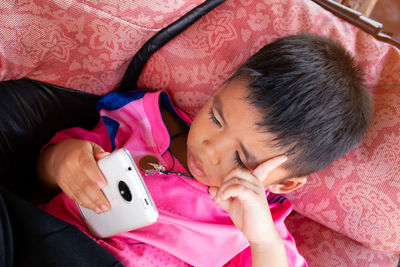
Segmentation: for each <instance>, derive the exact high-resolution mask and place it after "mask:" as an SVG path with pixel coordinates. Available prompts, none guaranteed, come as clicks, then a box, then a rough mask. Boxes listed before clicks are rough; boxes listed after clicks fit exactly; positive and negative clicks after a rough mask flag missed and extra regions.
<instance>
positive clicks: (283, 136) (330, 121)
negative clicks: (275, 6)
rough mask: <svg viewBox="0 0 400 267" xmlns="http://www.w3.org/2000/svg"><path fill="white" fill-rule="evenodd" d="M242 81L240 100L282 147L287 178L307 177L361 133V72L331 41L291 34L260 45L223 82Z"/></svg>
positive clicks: (365, 107) (365, 121) (364, 110)
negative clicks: (245, 88)
mask: <svg viewBox="0 0 400 267" xmlns="http://www.w3.org/2000/svg"><path fill="white" fill-rule="evenodd" d="M233 79H245V80H247V81H248V95H247V96H246V99H247V100H248V101H250V103H251V104H252V105H253V106H255V107H256V108H257V109H258V110H259V111H260V112H261V114H263V120H262V121H260V122H259V123H258V126H260V128H261V129H262V130H263V131H264V132H265V131H268V132H269V133H273V134H274V135H275V136H276V137H275V139H274V140H273V141H274V144H273V145H274V146H278V147H284V148H286V149H287V150H286V151H287V153H286V155H287V156H288V158H289V160H288V161H287V162H286V163H285V164H284V165H283V167H284V168H285V169H287V170H289V173H290V177H300V176H304V175H308V174H311V173H313V172H316V171H318V170H321V169H323V168H325V167H326V166H328V165H329V164H330V163H331V162H333V161H334V160H335V159H337V158H339V157H341V156H343V155H344V154H346V153H347V152H349V151H350V150H351V149H352V148H353V147H355V146H356V145H357V144H358V143H359V142H360V141H361V140H362V138H363V136H364V134H365V132H366V131H367V128H368V125H369V123H370V121H371V117H372V100H371V97H370V94H369V93H368V91H367V89H366V86H365V85H364V80H363V73H362V71H361V68H360V67H359V66H358V65H357V64H355V61H354V59H353V57H352V56H351V55H350V54H349V53H348V52H347V51H346V50H345V49H344V48H343V47H342V46H341V45H340V44H339V43H337V42H335V41H333V40H331V39H329V38H326V37H322V36H318V35H312V34H305V33H301V34H297V35H292V36H288V37H284V38H280V39H277V40H276V41H274V42H272V43H270V44H268V45H266V46H264V47H263V48H262V49H260V50H259V51H258V52H257V53H256V54H254V55H253V56H252V57H250V59H248V60H247V61H246V62H245V63H244V64H243V65H242V66H241V67H240V68H239V69H238V70H237V71H236V72H235V73H234V74H233V75H232V77H231V78H230V79H228V81H231V80H233Z"/></svg>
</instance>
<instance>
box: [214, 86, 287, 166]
mask: <svg viewBox="0 0 400 267" xmlns="http://www.w3.org/2000/svg"><path fill="white" fill-rule="evenodd" d="M247 84H248V83H247V82H246V81H241V80H233V81H231V82H229V83H226V84H224V85H223V86H222V87H221V88H220V89H219V90H218V92H217V93H216V94H215V96H214V98H213V100H212V101H213V103H212V104H213V105H214V107H215V108H218V109H220V110H221V112H222V113H223V116H224V118H225V120H226V126H227V128H228V130H227V131H226V134H227V135H229V136H227V137H232V138H234V139H236V140H237V141H238V142H241V143H242V144H243V145H244V146H245V147H246V148H247V150H248V151H249V152H250V153H252V154H253V155H254V156H255V158H256V160H257V162H258V163H260V162H262V161H265V160H267V159H269V158H272V157H275V156H277V155H280V154H282V153H283V151H282V149H280V148H278V147H276V146H275V145H274V141H273V140H274V138H275V135H274V134H272V133H270V132H268V130H267V129H266V128H264V127H263V128H261V127H260V126H259V125H258V124H259V123H260V122H261V121H262V120H263V117H264V116H263V115H264V114H261V113H260V111H259V110H258V109H257V108H256V107H255V106H253V105H252V104H251V103H250V101H249V100H248V99H247V98H246V97H247V95H248V89H247Z"/></svg>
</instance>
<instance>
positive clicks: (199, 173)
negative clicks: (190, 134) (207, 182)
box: [187, 152, 207, 178]
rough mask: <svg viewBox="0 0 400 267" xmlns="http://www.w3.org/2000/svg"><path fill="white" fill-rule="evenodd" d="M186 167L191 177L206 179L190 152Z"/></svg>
mask: <svg viewBox="0 0 400 267" xmlns="http://www.w3.org/2000/svg"><path fill="white" fill-rule="evenodd" d="M187 165H188V168H189V170H190V172H191V173H192V175H193V176H195V177H196V178H206V177H207V176H206V174H205V173H204V171H203V169H202V167H201V165H200V163H199V162H198V160H197V159H196V158H195V157H194V156H193V155H192V153H190V152H189V155H188V160H187Z"/></svg>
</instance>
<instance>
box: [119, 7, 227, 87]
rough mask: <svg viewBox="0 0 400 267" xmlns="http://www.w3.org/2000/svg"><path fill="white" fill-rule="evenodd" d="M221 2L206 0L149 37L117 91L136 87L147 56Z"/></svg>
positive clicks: (130, 65) (147, 58) (134, 58)
mask: <svg viewBox="0 0 400 267" xmlns="http://www.w3.org/2000/svg"><path fill="white" fill-rule="evenodd" d="M223 2H225V0H207V1H205V2H204V3H203V4H201V5H199V6H197V7H195V8H193V9H192V10H190V11H189V12H188V13H186V14H185V15H183V16H182V17H181V18H179V19H178V20H177V21H175V22H174V23H172V24H171V25H169V26H167V27H165V28H164V29H162V30H161V31H160V32H158V33H157V34H156V35H154V36H153V37H152V38H150V39H149V40H148V41H147V42H146V43H145V44H144V45H143V46H142V47H141V48H140V50H139V51H138V52H137V53H136V54H135V56H134V57H133V59H132V61H131V63H130V64H129V66H128V69H127V70H126V72H125V76H124V78H123V80H122V83H121V86H120V88H119V91H131V90H135V89H137V81H138V79H139V75H140V73H141V72H142V70H143V68H144V66H145V65H146V63H147V61H148V60H149V58H150V57H151V56H152V55H153V54H154V53H155V52H156V51H157V50H158V49H160V48H161V47H163V46H164V45H165V44H166V43H168V42H169V41H170V40H172V39H173V38H174V37H175V36H177V35H178V34H180V33H181V32H183V31H184V30H186V29H187V28H189V26H191V25H192V24H193V23H195V22H196V21H197V20H199V19H200V18H201V17H203V16H204V15H206V14H207V13H208V12H210V11H211V10H213V9H214V8H216V7H217V6H218V5H220V4H222V3H223Z"/></svg>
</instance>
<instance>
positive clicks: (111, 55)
mask: <svg viewBox="0 0 400 267" xmlns="http://www.w3.org/2000/svg"><path fill="white" fill-rule="evenodd" d="M202 2H204V0H190V1H175V0H164V1H147V0H140V1H120V0H101V1H98V0H67V1H60V0H52V1H49V0H31V1H5V3H4V1H2V4H0V44H1V46H0V80H1V81H4V80H11V79H18V78H22V77H29V78H32V79H36V80H41V81H45V82H48V83H52V84H56V85H59V86H64V87H68V88H71V89H77V90H82V91H86V92H90V93H95V94H105V93H107V92H110V91H112V90H114V89H115V88H116V87H117V85H118V84H119V83H120V82H121V79H122V77H123V75H124V73H125V70H126V68H127V67H128V64H129V62H130V60H131V59H132V57H133V55H134V54H135V53H136V52H137V51H138V49H139V48H140V47H142V45H143V44H144V43H145V42H146V41H147V40H148V39H150V38H151V37H152V36H153V35H155V34H156V33H157V32H158V31H160V30H161V29H163V28H164V27H166V26H168V25H169V24H171V23H172V22H174V21H175V20H177V19H178V18H180V17H181V16H182V15H183V14H185V13H186V12H188V11H189V10H190V9H192V8H194V7H195V6H197V5H199V4H201V3H202Z"/></svg>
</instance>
